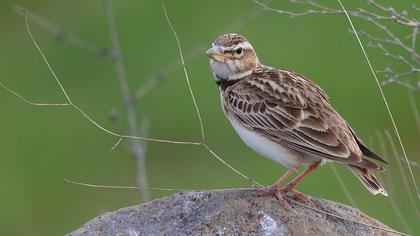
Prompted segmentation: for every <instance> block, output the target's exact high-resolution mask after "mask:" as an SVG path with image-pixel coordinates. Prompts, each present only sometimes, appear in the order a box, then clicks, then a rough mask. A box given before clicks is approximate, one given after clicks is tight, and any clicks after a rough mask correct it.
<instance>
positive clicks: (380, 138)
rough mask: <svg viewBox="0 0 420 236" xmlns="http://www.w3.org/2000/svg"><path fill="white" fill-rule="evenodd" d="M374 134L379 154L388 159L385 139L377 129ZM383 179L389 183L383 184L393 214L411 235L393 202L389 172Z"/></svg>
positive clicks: (393, 196) (371, 140)
mask: <svg viewBox="0 0 420 236" xmlns="http://www.w3.org/2000/svg"><path fill="white" fill-rule="evenodd" d="M375 135H376V137H377V140H378V142H379V149H380V151H381V155H382V156H383V157H384V158H385V160H389V155H388V150H387V148H386V145H385V139H384V138H383V135H382V133H381V132H379V131H376V132H375ZM370 142H371V143H370V144H373V136H371V139H370ZM371 146H372V145H371ZM379 178H380V176H379ZM385 179H386V181H385ZM385 179H383V183H384V184H386V183H389V185H385V186H386V188H387V191H388V193H389V196H388V198H389V201H390V203H391V207H392V209H393V211H394V212H395V214H396V215H397V217H398V219H399V221H400V222H401V224H402V225H403V227H404V228H405V230H406V231H407V232H408V233H409V234H410V235H413V233H412V232H411V229H410V227H409V226H408V224H407V221H406V220H405V218H404V216H403V214H402V213H401V211H400V209H399V207H398V206H397V203H396V202H395V200H394V198H395V195H394V194H393V193H394V189H393V185H392V178H391V174H387V175H385ZM380 181H382V180H381V179H380Z"/></svg>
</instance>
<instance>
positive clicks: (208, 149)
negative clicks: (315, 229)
mask: <svg viewBox="0 0 420 236" xmlns="http://www.w3.org/2000/svg"><path fill="white" fill-rule="evenodd" d="M162 9H163V11H164V13H165V18H166V21H167V22H168V24H169V27H170V28H171V31H172V33H173V35H174V37H175V41H176V43H177V46H178V52H179V56H180V59H181V63H182V67H183V70H184V75H185V79H186V81H187V85H188V89H189V91H190V95H191V99H192V100H193V104H194V107H195V111H196V113H197V117H198V121H199V123H200V128H201V141H202V142H201V144H202V146H203V147H204V148H205V149H207V151H208V152H209V153H210V154H212V155H213V156H214V157H215V158H216V159H217V160H219V161H220V162H221V163H223V164H224V165H225V166H226V167H228V168H229V169H231V170H232V171H234V172H235V173H236V174H238V175H240V176H241V177H242V178H244V179H246V180H248V181H249V182H251V183H253V184H254V185H256V186H258V187H263V185H261V184H259V183H258V182H256V181H255V180H253V179H251V178H250V177H248V176H246V175H245V174H243V173H241V172H240V171H238V170H237V169H235V168H234V167H233V166H231V165H229V164H228V163H227V162H226V161H224V160H223V159H222V158H221V157H220V156H218V155H217V154H216V153H215V152H214V151H213V150H212V149H211V148H210V147H209V146H208V145H207V144H206V143H205V135H204V125H203V121H202V119H201V114H200V110H199V109H198V106H197V102H196V100H195V97H194V93H193V90H192V87H191V83H190V79H189V77H188V73H187V68H186V66H185V61H184V56H183V53H182V49H181V44H180V42H179V39H178V34H177V33H176V31H175V28H174V26H173V25H172V23H171V21H170V19H169V16H168V13H167V11H166V8H165V4H164V3H163V1H162Z"/></svg>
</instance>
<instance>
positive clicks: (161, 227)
mask: <svg viewBox="0 0 420 236" xmlns="http://www.w3.org/2000/svg"><path fill="white" fill-rule="evenodd" d="M293 201H294V202H290V205H291V206H292V207H293V209H292V210H286V209H283V207H282V206H281V205H279V203H278V202H277V200H276V199H275V198H273V197H271V196H263V197H257V196H255V195H254V194H253V193H252V191H251V190H223V191H210V192H180V193H177V194H174V195H172V196H169V197H165V198H162V199H158V200H154V201H152V202H149V203H145V204H140V205H136V206H131V207H127V208H122V209H119V210H117V211H114V212H109V213H105V214H103V215H100V216H98V217H96V218H94V219H92V220H90V221H89V222H88V223H86V224H85V225H83V226H82V227H81V228H79V229H77V230H75V231H74V232H72V233H70V234H69V235H72V236H76V235H130V236H131V235H133V236H134V235H352V236H356V235H398V234H396V233H392V229H390V228H389V227H387V226H386V225H384V224H382V223H381V222H379V221H378V220H375V219H372V218H370V217H369V216H367V215H365V214H363V213H362V212H360V211H359V210H358V209H355V208H352V207H349V206H346V205H342V204H338V203H335V202H332V201H328V200H322V199H315V198H313V199H311V200H310V201H309V202H306V203H301V202H298V200H293ZM303 205H307V206H309V207H312V208H316V209H321V210H323V211H326V212H329V213H332V214H335V215H338V216H340V217H343V218H347V219H351V220H352V221H348V220H343V219H340V218H337V217H334V216H331V215H327V214H325V213H322V212H318V211H315V210H313V209H311V208H309V207H304V206H303ZM354 221H356V222H361V223H363V224H360V223H355V222H354ZM366 224H367V225H372V226H374V227H372V226H366ZM380 228H384V229H388V230H389V231H386V230H383V229H380Z"/></svg>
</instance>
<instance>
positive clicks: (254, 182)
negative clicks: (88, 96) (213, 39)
mask: <svg viewBox="0 0 420 236" xmlns="http://www.w3.org/2000/svg"><path fill="white" fill-rule="evenodd" d="M24 18H25V25H26V30H27V32H28V35H29V37H30V39H31V41H32V43H33V45H34V47H35V49H36V50H37V52H38V53H39V54H40V55H41V57H42V59H43V61H44V63H45V64H46V65H47V67H48V69H49V71H50V73H51V75H52V76H53V78H54V80H55V81H56V82H57V84H58V85H59V87H60V90H61V92H62V93H63V94H64V95H65V97H66V100H67V101H68V103H69V104H70V106H72V107H73V108H74V109H75V110H76V111H78V112H79V113H80V114H81V115H82V116H83V117H84V118H86V119H87V120H88V121H89V122H91V123H92V124H93V125H94V126H96V127H97V128H98V129H100V130H102V131H103V132H105V133H107V134H109V135H112V136H115V137H118V138H123V139H136V140H144V141H152V142H160V143H170V144H182V145H194V146H203V147H205V148H206V150H208V151H209V153H210V154H211V155H212V156H214V157H216V159H217V160H218V161H220V162H221V163H223V164H224V165H226V164H227V163H226V162H225V161H224V160H223V159H222V158H220V157H219V156H217V155H216V154H215V152H214V151H213V150H211V149H209V147H208V146H207V145H206V144H205V143H203V142H189V141H174V140H166V139H154V138H145V137H140V136H133V135H123V134H118V133H116V132H113V131H110V130H108V129H106V128H104V127H103V126H101V125H100V124H99V123H97V122H96V121H95V120H93V119H92V118H91V117H90V116H89V115H87V114H86V113H85V112H84V111H83V110H82V109H81V108H79V107H78V106H77V105H76V104H75V103H73V102H72V101H71V99H70V97H69V96H68V95H67V92H66V90H65V89H64V87H63V86H62V85H61V82H60V80H59V79H58V77H57V76H56V74H55V72H54V70H53V69H52V67H51V65H50V64H49V62H48V60H47V59H46V57H45V54H44V52H43V51H42V50H41V48H40V47H39V46H38V43H37V42H36V40H35V39H34V37H33V36H32V33H31V31H30V28H29V22H28V17H27V15H26V10H25V11H24ZM180 53H181V54H182V51H180ZM190 89H191V87H190ZM15 96H17V97H19V98H20V99H21V98H22V96H21V95H19V94H17V93H16V94H15ZM31 103H34V102H31ZM53 105H54V104H53ZM210 150H211V151H210ZM226 166H227V167H228V168H229V169H231V170H233V171H234V172H235V173H237V174H238V175H240V176H241V177H243V178H244V179H246V180H247V181H249V182H251V183H252V184H254V185H255V186H258V187H263V185H261V184H259V183H258V182H256V181H255V180H253V179H251V178H249V177H247V176H246V175H244V174H242V173H241V172H239V171H238V170H236V169H235V168H233V167H232V166H230V165H226Z"/></svg>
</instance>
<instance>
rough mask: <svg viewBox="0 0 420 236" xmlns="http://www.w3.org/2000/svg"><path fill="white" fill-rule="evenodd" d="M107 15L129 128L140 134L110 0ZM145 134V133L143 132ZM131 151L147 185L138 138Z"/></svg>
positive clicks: (142, 193) (140, 178) (143, 195)
mask: <svg viewBox="0 0 420 236" xmlns="http://www.w3.org/2000/svg"><path fill="white" fill-rule="evenodd" d="M103 4H104V9H105V15H106V18H107V23H108V29H109V37H110V39H111V45H112V46H111V48H112V52H113V54H114V55H115V56H114V64H115V70H116V72H117V79H118V82H119V85H120V89H121V94H122V97H123V101H124V106H125V109H126V112H127V119H128V128H129V133H130V135H131V136H138V125H137V118H136V112H135V111H134V105H133V101H132V99H131V95H130V89H129V88H128V83H127V78H126V73H125V69H124V63H123V58H122V55H121V49H120V44H119V40H118V34H117V27H116V26H115V20H114V15H113V12H112V5H111V2H110V0H104V1H103ZM143 135H144V134H143ZM131 151H132V154H133V156H134V157H135V158H136V162H137V177H138V179H137V182H138V183H139V185H141V186H147V176H146V168H145V160H144V151H143V150H142V147H141V145H140V143H139V141H138V140H134V139H132V140H131ZM149 199H150V194H149V191H148V190H147V189H143V190H142V191H140V201H142V202H147V201H149Z"/></svg>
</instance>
